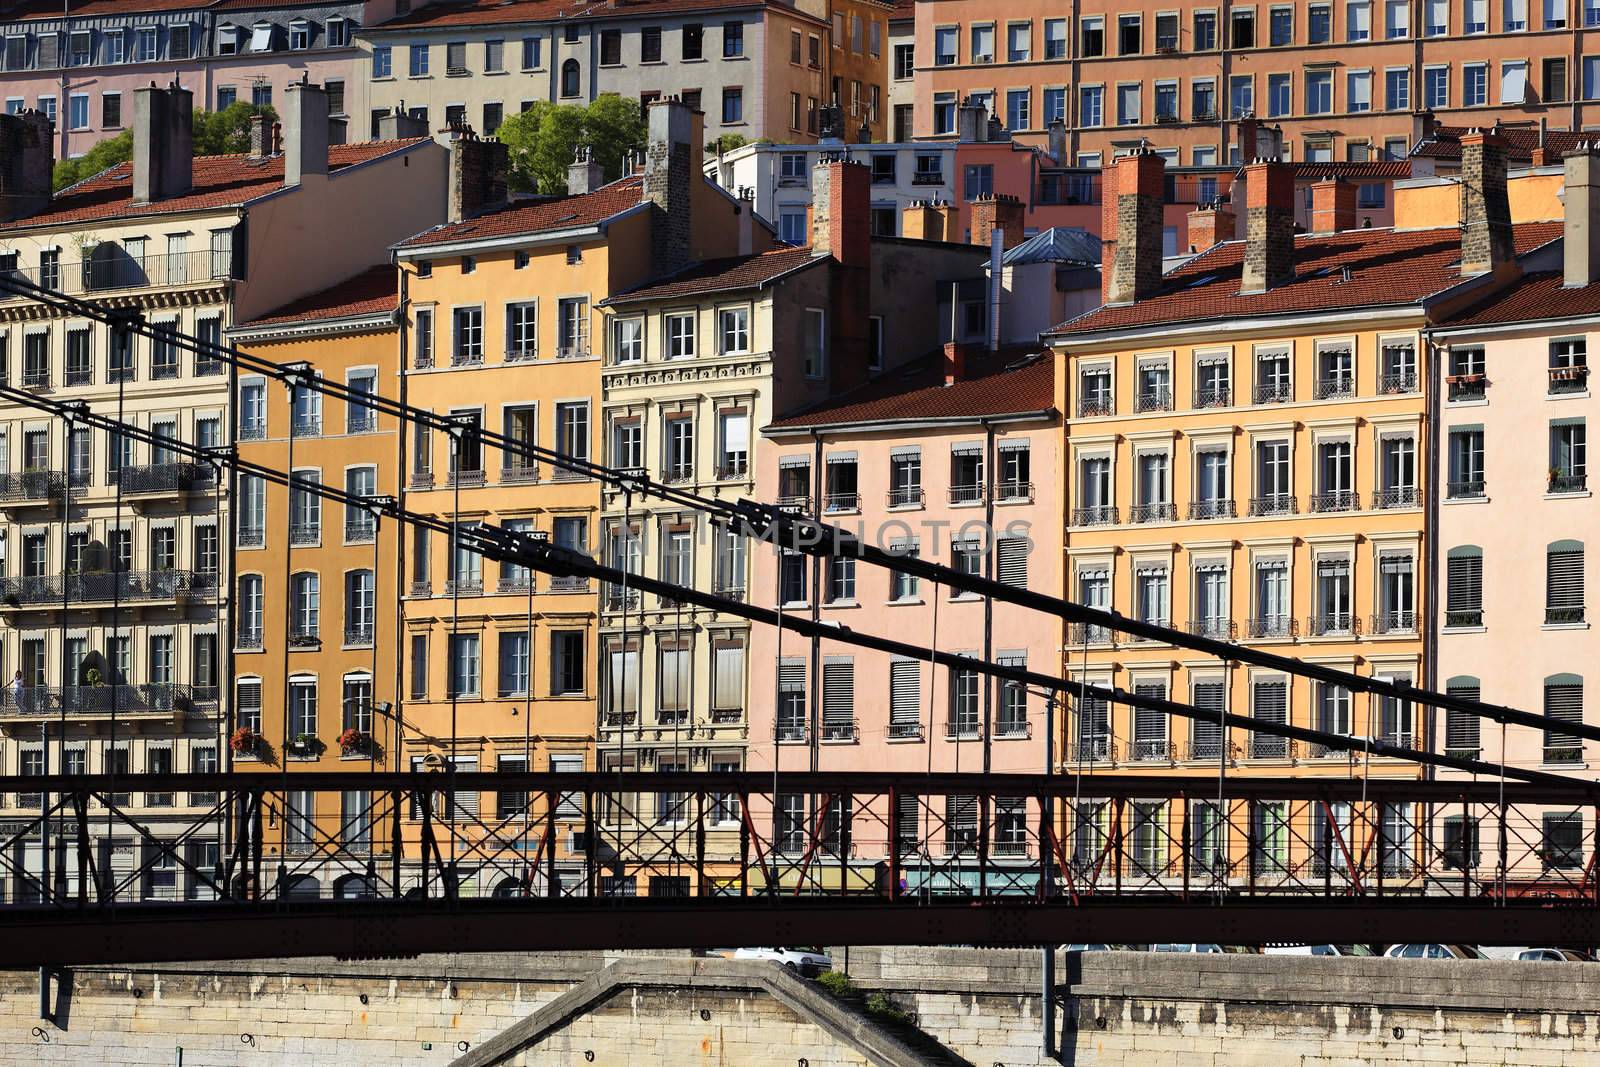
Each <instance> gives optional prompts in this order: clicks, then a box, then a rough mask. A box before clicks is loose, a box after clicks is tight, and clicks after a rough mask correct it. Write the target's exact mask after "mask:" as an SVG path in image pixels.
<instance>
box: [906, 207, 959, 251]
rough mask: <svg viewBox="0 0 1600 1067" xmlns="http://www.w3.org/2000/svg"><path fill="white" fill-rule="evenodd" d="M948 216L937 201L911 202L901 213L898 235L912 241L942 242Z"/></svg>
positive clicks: (946, 211)
mask: <svg viewBox="0 0 1600 1067" xmlns="http://www.w3.org/2000/svg"><path fill="white" fill-rule="evenodd" d="M949 214H950V209H949V208H948V207H946V206H945V205H943V204H941V203H939V202H938V201H937V200H913V201H912V202H911V203H910V204H909V205H908V206H907V207H906V209H905V211H904V212H903V213H901V216H900V234H901V236H902V237H907V238H909V239H911V240H913V241H943V240H945V225H946V220H947V219H948V218H949Z"/></svg>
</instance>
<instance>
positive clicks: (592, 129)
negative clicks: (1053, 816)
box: [495, 93, 645, 196]
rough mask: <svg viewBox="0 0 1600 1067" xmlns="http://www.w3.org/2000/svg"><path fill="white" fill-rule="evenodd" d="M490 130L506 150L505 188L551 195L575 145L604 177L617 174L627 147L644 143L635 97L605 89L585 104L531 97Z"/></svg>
mask: <svg viewBox="0 0 1600 1067" xmlns="http://www.w3.org/2000/svg"><path fill="white" fill-rule="evenodd" d="M495 136H496V137H498V138H500V140H501V141H503V142H505V145H506V147H507V149H508V153H509V155H510V164H511V188H512V189H514V190H516V191H517V192H524V193H526V192H538V193H543V194H545V195H547V196H551V195H560V194H562V193H565V192H566V191H567V168H568V167H569V166H571V165H572V161H573V158H574V157H575V156H576V155H577V151H578V147H579V146H580V145H583V146H586V147H587V148H588V149H589V150H590V152H591V153H592V154H593V158H594V160H595V162H597V163H599V164H600V170H601V173H602V174H604V176H605V180H606V181H614V180H616V179H617V178H620V177H621V176H622V164H623V161H624V160H625V159H626V158H627V155H628V153H629V152H632V151H635V150H638V149H641V148H643V147H644V141H645V125H644V118H643V115H642V114H641V112H640V108H639V104H638V101H635V100H630V99H627V98H625V97H621V96H617V95H616V94H614V93H607V94H606V95H604V96H601V97H599V98H598V99H596V100H595V101H594V102H593V103H592V104H590V105H589V106H587V107H577V106H575V105H572V104H555V103H551V102H550V101H548V100H540V101H537V102H535V103H534V105H533V106H532V107H530V108H529V109H528V110H526V111H524V112H522V113H521V114H520V115H514V116H512V117H511V118H509V119H507V120H506V122H505V123H504V124H503V125H502V126H501V127H500V128H499V129H498V130H496V131H495Z"/></svg>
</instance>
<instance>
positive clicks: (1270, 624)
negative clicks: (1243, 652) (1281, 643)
mask: <svg viewBox="0 0 1600 1067" xmlns="http://www.w3.org/2000/svg"><path fill="white" fill-rule="evenodd" d="M1297 629H1298V627H1296V626H1295V621H1294V620H1293V619H1291V618H1289V616H1287V615H1268V616H1266V617H1265V618H1260V619H1246V620H1245V623H1244V635H1245V636H1246V637H1295V636H1297V634H1296V630H1297Z"/></svg>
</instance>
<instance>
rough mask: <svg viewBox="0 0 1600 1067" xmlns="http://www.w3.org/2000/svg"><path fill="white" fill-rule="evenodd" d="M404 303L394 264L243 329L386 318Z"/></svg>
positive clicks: (305, 298)
mask: <svg viewBox="0 0 1600 1067" xmlns="http://www.w3.org/2000/svg"><path fill="white" fill-rule="evenodd" d="M399 302H400V278H399V272H398V271H396V270H395V268H394V267H393V266H392V265H390V264H387V263H385V264H383V265H381V266H376V267H368V268H367V269H366V270H364V271H362V272H361V273H360V274H357V275H355V276H354V277H351V278H346V279H345V280H344V281H342V282H339V283H338V284H337V285H331V286H329V287H328V288H326V289H324V290H322V291H321V292H320V293H312V294H311V295H310V296H303V297H301V298H300V299H299V300H295V301H291V302H290V303H288V304H285V305H284V306H283V307H281V308H277V309H275V310H273V311H269V312H267V313H266V314H265V315H263V316H261V318H259V319H255V320H253V321H251V322H245V323H240V324H239V328H241V329H250V330H253V329H255V328H256V327H258V326H275V325H278V324H280V323H291V322H324V321H328V320H332V319H353V318H357V317H360V316H365V315H385V314H388V313H389V312H391V311H393V310H394V309H395V308H396V307H397V306H398V305H399Z"/></svg>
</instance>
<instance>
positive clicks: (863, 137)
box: [856, 119, 872, 144]
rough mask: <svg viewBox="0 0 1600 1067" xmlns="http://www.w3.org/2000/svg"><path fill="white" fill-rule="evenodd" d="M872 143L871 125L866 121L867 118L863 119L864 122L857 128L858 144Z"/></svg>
mask: <svg viewBox="0 0 1600 1067" xmlns="http://www.w3.org/2000/svg"><path fill="white" fill-rule="evenodd" d="M871 143H872V128H871V127H870V126H868V125H867V123H866V120H865V119H863V120H862V122H861V126H860V127H859V128H858V129H857V130H856V144H871Z"/></svg>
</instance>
